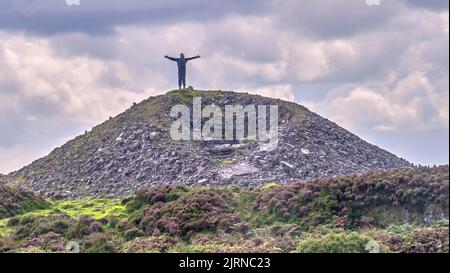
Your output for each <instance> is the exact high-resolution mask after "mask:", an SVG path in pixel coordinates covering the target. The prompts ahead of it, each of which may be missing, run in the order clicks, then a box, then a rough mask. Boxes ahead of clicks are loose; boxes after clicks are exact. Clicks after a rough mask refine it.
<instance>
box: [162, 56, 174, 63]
mask: <svg viewBox="0 0 450 273" xmlns="http://www.w3.org/2000/svg"><path fill="white" fill-rule="evenodd" d="M164 58H166V59H169V60H171V61H174V62H176V61H177V58H173V57H169V56H167V55H166V56H164Z"/></svg>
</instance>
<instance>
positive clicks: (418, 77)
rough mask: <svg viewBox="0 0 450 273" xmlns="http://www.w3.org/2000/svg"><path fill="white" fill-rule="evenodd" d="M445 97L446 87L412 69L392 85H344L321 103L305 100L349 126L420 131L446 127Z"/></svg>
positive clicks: (351, 127)
mask: <svg viewBox="0 0 450 273" xmlns="http://www.w3.org/2000/svg"><path fill="white" fill-rule="evenodd" d="M447 82H448V79H447ZM447 90H448V89H447ZM448 100H449V95H448V91H447V92H445V91H443V90H438V89H436V88H435V86H434V85H433V84H432V83H431V81H430V79H429V78H428V77H427V76H426V75H425V74H424V73H421V72H413V73H411V74H409V75H408V76H406V77H404V78H402V79H400V80H399V81H398V82H396V84H395V85H394V86H393V88H387V87H381V88H378V89H375V88H368V87H354V88H349V89H345V88H344V89H343V90H339V91H337V90H336V91H334V92H330V94H329V95H328V96H327V98H326V99H325V100H324V101H322V102H320V103H314V102H306V104H307V105H308V106H309V107H310V108H311V109H312V110H315V111H318V112H319V113H322V114H324V115H326V116H327V117H329V118H330V119H332V120H333V121H335V122H337V123H339V124H341V125H343V126H345V127H346V128H349V129H369V130H377V131H416V130H419V131H420V130H433V129H440V128H448V122H449V111H448V108H449V103H448Z"/></svg>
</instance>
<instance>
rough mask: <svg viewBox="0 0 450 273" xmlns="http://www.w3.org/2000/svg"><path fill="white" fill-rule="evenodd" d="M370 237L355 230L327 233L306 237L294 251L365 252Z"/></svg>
mask: <svg viewBox="0 0 450 273" xmlns="http://www.w3.org/2000/svg"><path fill="white" fill-rule="evenodd" d="M370 241H371V240H370V238H368V237H366V236H364V235H360V234H358V233H357V232H344V233H329V234H327V235H325V236H323V237H320V238H314V237H311V238H306V239H304V240H302V241H301V242H300V244H299V245H298V247H297V249H296V252H300V253H367V252H368V250H366V245H367V243H369V242H370Z"/></svg>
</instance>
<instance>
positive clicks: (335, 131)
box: [7, 88, 411, 199]
mask: <svg viewBox="0 0 450 273" xmlns="http://www.w3.org/2000/svg"><path fill="white" fill-rule="evenodd" d="M194 97H202V105H203V106H204V105H210V104H214V105H217V106H220V107H221V109H224V105H236V104H240V105H244V106H245V105H248V104H253V105H278V107H279V110H278V115H279V130H278V131H279V143H278V148H277V149H275V150H273V151H261V150H260V149H259V143H257V142H255V141H247V142H236V141H234V142H229V141H217V140H216V141H173V140H172V139H171V138H170V136H169V129H170V126H171V124H172V122H173V121H174V118H171V117H170V110H171V108H172V107H173V106H174V105H177V104H183V105H188V106H190V107H192V101H193V98H194ZM203 121H204V120H203ZM402 167H411V164H410V163H408V162H407V161H405V160H403V159H400V158H398V157H397V156H395V155H393V154H391V153H389V152H387V151H385V150H383V149H381V148H379V147H376V146H374V145H371V144H369V143H367V142H365V141H364V140H362V139H360V138H359V137H358V136H356V135H354V134H352V133H350V132H348V131H347V130H345V129H343V128H341V127H339V126H338V125H336V124H335V123H333V122H331V121H329V120H327V119H324V118H322V117H320V116H319V115H317V114H315V113H313V112H311V111H309V110H308V109H306V108H305V107H303V106H301V105H298V104H295V103H291V102H286V101H281V100H276V99H271V98H266V97H262V96H257V95H249V94H246V93H236V92H224V91H197V90H193V89H192V88H189V89H187V90H183V91H171V92H168V93H167V94H165V95H161V96H155V97H150V98H148V99H146V100H144V101H142V102H141V103H138V104H134V105H133V106H132V107H131V108H130V109H128V110H126V111H125V112H123V113H121V114H119V115H118V116H116V117H114V118H110V119H109V120H107V121H105V122H104V123H102V124H100V125H98V126H96V127H95V128H93V129H92V130H91V131H89V132H86V133H85V134H83V135H80V136H78V137H76V138H75V139H73V140H71V141H69V142H67V143H66V144H64V145H63V146H61V147H59V148H56V149H55V150H54V151H52V152H51V153H50V154H49V155H48V156H46V157H44V158H41V159H39V160H36V161H35V162H33V163H32V164H30V165H28V166H26V167H24V168H22V169H21V170H18V171H16V172H14V173H11V174H9V175H8V176H7V177H8V179H9V180H12V181H16V184H17V185H19V186H21V187H23V188H26V189H30V190H33V191H36V192H37V193H38V194H39V195H41V196H46V197H52V198H71V199H73V198H78V197H84V196H96V197H123V196H128V195H130V194H132V193H133V192H134V191H135V190H136V189H139V188H145V187H149V186H154V185H161V184H185V185H213V186H218V185H228V184H238V185H241V186H245V187H259V186H262V185H265V184H266V183H268V182H277V183H279V184H284V183H286V182H288V181H292V180H304V179H312V178H321V177H330V176H336V175H346V174H351V173H363V172H367V171H369V170H386V169H395V168H402Z"/></svg>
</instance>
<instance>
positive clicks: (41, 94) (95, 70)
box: [0, 0, 449, 173]
mask: <svg viewBox="0 0 450 273" xmlns="http://www.w3.org/2000/svg"><path fill="white" fill-rule="evenodd" d="M368 1H370V0H368ZM80 2H81V5H79V6H67V5H66V3H65V0H2V1H0V172H3V173H8V172H10V171H13V170H17V169H18V168H20V167H22V166H24V165H25V164H28V163H30V162H31V161H32V160H34V159H37V158H39V157H41V156H43V155H46V154H47V153H49V152H50V151H51V150H52V149H53V148H55V147H57V146H59V145H61V144H63V143H65V142H66V141H67V140H69V139H71V138H73V137H75V136H76V135H78V134H80V133H82V132H84V130H89V129H90V128H91V127H92V126H94V125H96V124H98V123H100V122H102V121H103V120H105V119H107V118H108V117H109V116H113V115H116V114H118V113H120V112H122V111H123V110H125V109H126V108H128V107H129V106H130V105H131V104H132V103H133V102H135V101H136V102H138V101H140V100H142V99H144V98H146V97H148V96H151V95H155V94H161V93H165V92H166V91H168V90H170V89H173V88H175V87H176V67H175V66H174V64H173V63H171V62H168V61H167V60H165V59H163V58H162V56H164V55H166V54H168V55H177V54H179V52H181V51H183V52H184V53H185V54H186V55H196V54H200V55H202V59H200V60H196V61H193V62H192V63H190V64H189V67H188V85H192V86H194V87H195V88H198V89H222V90H236V91H245V92H253V93H259V94H263V95H267V96H272V97H279V98H283V99H287V100H292V101H296V102H298V103H301V104H303V105H305V106H307V107H308V108H309V109H311V110H312V111H314V112H317V113H319V114H321V115H323V116H325V117H327V118H329V119H330V120H333V121H334V122H336V123H338V124H339V125H341V126H343V127H345V128H347V129H349V130H351V131H352V132H354V133H356V134H358V135H359V136H361V137H362V138H364V139H366V140H368V141H369V142H371V143H374V144H376V145H379V146H381V147H383V148H385V149H387V150H389V151H392V152H394V153H396V154H397V155H399V156H402V157H404V158H406V159H408V160H409V161H411V162H413V163H416V164H425V165H428V164H439V163H448V161H449V152H448V151H449V127H448V126H449V53H448V52H449V51H448V48H449V7H448V0H380V5H378V6H370V5H368V4H367V3H366V0H345V1H344V0H291V1H289V0H267V1H263V0H248V1H241V0H228V1H212V0H199V1H186V0H172V1H171V0H153V1H144V0H127V1H123V0H81V1H80Z"/></svg>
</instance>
